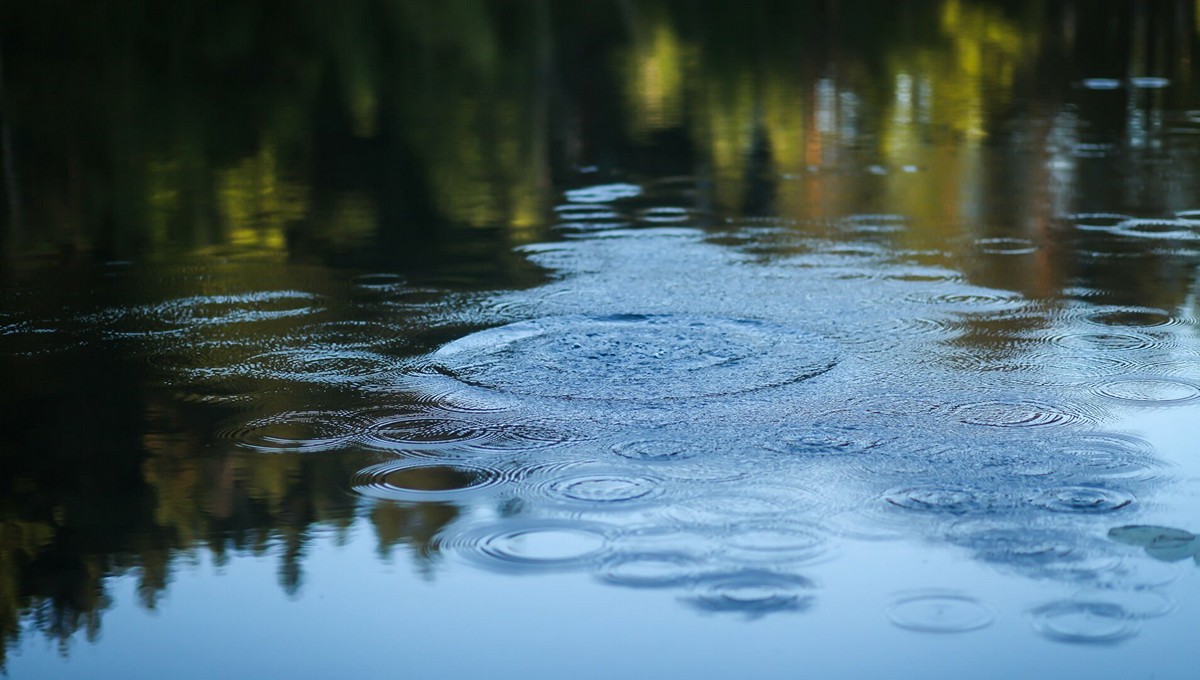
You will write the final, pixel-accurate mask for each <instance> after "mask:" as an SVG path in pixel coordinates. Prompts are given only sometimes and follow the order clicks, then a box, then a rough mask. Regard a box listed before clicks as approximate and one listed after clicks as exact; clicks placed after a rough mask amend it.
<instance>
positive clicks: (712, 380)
mask: <svg viewBox="0 0 1200 680" xmlns="http://www.w3.org/2000/svg"><path fill="white" fill-rule="evenodd" d="M433 360H434V361H435V362H436V363H437V365H438V367H439V368H440V369H442V370H444V371H446V372H448V373H450V374H451V375H453V376H455V377H456V378H458V379H459V380H462V381H463V382H466V383H469V384H472V385H476V386H479V387H486V388H491V389H497V390H501V391H505V392H512V393H517V394H525V395H530V396H540V397H555V398H577V399H600V400H657V399H671V398H689V397H708V396H717V395H726V394H736V393H741V392H748V391H750V390H755V389H759V388H763V387H771V386H776V385H783V384H786V383H792V382H796V381H799V380H804V379H807V378H811V377H814V376H817V375H820V374H821V373H824V372H825V371H828V370H829V369H830V368H832V367H833V366H834V364H835V363H836V361H837V357H836V354H835V352H834V349H833V347H832V345H831V343H830V342H828V341H827V340H824V339H822V338H819V337H817V336H815V335H812V334H809V333H805V332H802V331H798V330H795V329H791V328H786V327H783V326H777V325H774V324H770V323H766V322H761V321H748V320H735V319H721V318H710V317H697V316H683V315H640V314H636V315H635V314H623V315H614V316H562V317H549V318H543V319H534V320H531V321H522V322H519V323H514V324H510V325H508V326H502V327H500V328H493V329H489V330H485V331H481V332H479V333H475V334H473V335H469V336H467V337H465V338H461V339H459V340H455V341H454V342H451V343H449V344H447V345H445V346H443V347H442V348H441V349H439V350H438V351H437V352H435V353H434V354H433Z"/></svg>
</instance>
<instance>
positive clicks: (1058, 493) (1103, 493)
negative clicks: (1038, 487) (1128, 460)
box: [1030, 486, 1135, 513]
mask: <svg viewBox="0 0 1200 680" xmlns="http://www.w3.org/2000/svg"><path fill="white" fill-rule="evenodd" d="M1134 500H1135V499H1134V497H1133V494H1131V493H1129V492H1127V491H1120V490H1117V489H1101V488H1097V487H1092V486H1064V487H1059V488H1057V489H1047V490H1045V491H1042V492H1041V493H1039V494H1037V495H1035V496H1033V497H1032V498H1031V499H1030V501H1031V502H1032V503H1033V504H1034V505H1038V506H1040V507H1043V508H1045V509H1047V510H1053V511H1054V512H1078V513H1100V512H1113V511H1116V510H1120V509H1121V508H1124V507H1127V506H1129V505H1131V504H1132V503H1133V502H1134Z"/></svg>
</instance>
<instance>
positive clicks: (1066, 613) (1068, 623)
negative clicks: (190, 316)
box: [1030, 600, 1139, 645]
mask: <svg viewBox="0 0 1200 680" xmlns="http://www.w3.org/2000/svg"><path fill="white" fill-rule="evenodd" d="M1030 614H1031V616H1032V617H1033V629H1034V630H1036V631H1037V632H1038V633H1039V634H1041V635H1042V636H1043V637H1045V638H1048V639H1050V640H1055V641H1058V642H1071V643H1080V644H1097V645H1104V644H1116V643H1118V642H1121V641H1122V640H1128V639H1129V638H1131V637H1134V636H1135V635H1137V634H1138V631H1139V628H1138V626H1137V624H1136V623H1135V622H1133V621H1131V620H1130V619H1129V615H1128V613H1127V612H1126V611H1125V610H1124V609H1123V608H1122V607H1121V606H1120V605H1118V604H1113V603H1110V602H1079V601H1071V600H1062V601H1058V602H1051V603H1049V604H1045V605H1042V606H1041V607H1038V608H1037V609H1034V610H1033V611H1032V612H1030Z"/></svg>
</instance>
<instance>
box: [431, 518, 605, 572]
mask: <svg viewBox="0 0 1200 680" xmlns="http://www.w3.org/2000/svg"><path fill="white" fill-rule="evenodd" d="M611 533H612V530H611V529H610V528H609V527H608V526H606V525H603V524H598V523H591V522H582V521H570V520H552V519H510V520H504V521H501V522H498V523H496V524H493V525H488V526H479V527H474V528H471V529H468V530H465V531H461V532H458V533H442V534H439V535H438V536H436V537H435V538H434V541H433V545H434V548H435V549H437V550H439V551H446V552H449V553H451V554H454V555H456V556H458V557H460V558H461V559H463V560H466V561H467V562H470V563H472V564H475V565H476V566H480V567H484V568H487V569H492V570H496V571H504V572H510V573H539V572H545V571H568V570H576V569H583V568H587V567H592V566H596V565H598V564H599V563H600V562H601V560H602V558H603V556H604V554H605V551H606V547H607V544H608V541H609V536H610V534H611Z"/></svg>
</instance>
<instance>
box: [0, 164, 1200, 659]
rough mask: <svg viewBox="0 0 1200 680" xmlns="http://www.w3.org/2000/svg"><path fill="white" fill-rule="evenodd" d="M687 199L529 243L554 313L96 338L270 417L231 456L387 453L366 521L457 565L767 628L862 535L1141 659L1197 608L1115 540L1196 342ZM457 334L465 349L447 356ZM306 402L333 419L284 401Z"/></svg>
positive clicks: (1144, 485) (991, 608)
mask: <svg viewBox="0 0 1200 680" xmlns="http://www.w3.org/2000/svg"><path fill="white" fill-rule="evenodd" d="M689 192H690V188H689V186H688V183H687V182H686V181H679V182H674V183H672V182H664V183H661V185H652V186H647V187H641V186H637V185H633V184H624V183H616V184H605V185H600V186H593V187H580V188H578V189H575V190H572V191H570V192H567V194H566V196H565V201H564V202H563V204H562V205H560V206H559V207H558V208H557V209H556V210H555V215H556V216H557V217H556V219H557V220H558V225H557V226H558V228H559V229H560V231H561V235H562V236H563V238H561V239H559V240H557V241H554V242H551V243H544V244H538V245H534V246H528V247H526V248H524V253H525V255H526V256H527V257H528V258H529V259H530V260H532V261H533V262H534V263H536V264H538V265H541V266H543V267H546V268H548V269H550V270H555V271H557V272H558V273H559V276H557V277H555V278H554V279H553V280H552V281H551V282H550V283H547V284H545V285H542V286H540V287H538V288H536V289H533V290H528V291H516V292H509V293H498V294H494V295H490V296H486V297H483V296H463V295H458V296H454V295H447V294H441V295H439V294H431V293H430V291H427V290H420V289H415V288H411V287H409V286H407V285H406V284H405V282H404V281H403V280H401V279H399V278H397V277H392V276H390V275H387V274H372V275H369V276H364V277H362V278H361V279H358V280H353V281H349V282H346V283H345V285H346V286H347V287H349V289H350V290H348V291H345V290H343V291H332V292H327V293H325V294H337V295H341V296H346V297H351V298H353V299H355V300H357V301H358V302H357V305H358V306H357V307H356V310H357V313H356V314H355V315H353V316H352V317H349V318H347V316H346V314H342V315H339V317H338V318H333V317H332V316H331V315H330V314H328V313H327V312H326V311H325V310H324V306H323V294H317V293H310V292H303V291H298V290H291V289H289V290H281V291H276V292H271V293H259V294H230V295H218V296H212V297H208V298H185V299H180V300H174V301H169V302H166V303H163V304H158V305H148V306H146V307H144V308H139V309H132V310H122V311H114V312H112V313H109V314H106V315H101V316H99V317H97V318H96V319H94V320H93V325H94V332H95V333H96V334H97V335H98V336H99V337H101V338H103V339H105V340H106V341H119V342H126V341H133V340H136V341H138V342H147V343H152V344H151V346H152V348H153V350H152V351H155V352H158V353H160V354H161V355H162V356H164V357H168V358H170V357H175V358H176V359H177V361H176V363H175V364H171V365H175V366H177V369H176V370H177V371H178V373H177V374H174V375H172V376H168V378H169V379H166V382H168V383H169V384H171V385H173V386H174V387H175V389H178V390H180V391H187V392H190V393H192V394H194V396H195V398H198V399H207V400H216V401H228V402H233V403H236V404H241V405H242V407H243V408H244V409H245V411H244V412H243V413H241V414H240V415H237V416H235V417H234V418H232V420H231V421H230V423H229V424H228V426H227V428H226V429H225V430H224V434H225V436H226V438H227V440H228V442H229V445H230V446H233V447H236V448H239V449H243V450H247V451H252V452H257V453H260V454H267V455H277V454H307V453H310V452H330V451H355V452H360V453H365V455H367V456H368V457H369V458H370V462H369V464H367V465H366V466H364V467H363V469H361V470H360V471H359V472H358V473H357V474H356V475H355V476H354V478H353V479H352V480H350V482H349V487H350V490H351V492H352V493H355V494H357V495H359V496H361V497H362V498H363V499H364V500H365V501H368V502H385V503H401V504H420V503H436V504H444V505H451V506H453V507H455V508H456V509H457V510H458V513H457V515H456V519H455V520H454V521H452V522H450V523H449V524H447V525H446V526H444V527H442V528H441V530H440V531H439V532H438V533H437V535H436V536H435V537H434V539H433V543H432V545H431V546H429V549H428V553H429V554H430V555H432V556H434V557H435V558H438V559H445V560H451V561H455V562H458V563H464V564H469V565H472V566H473V567H477V568H483V569H489V570H496V571H501V572H506V573H543V572H548V571H562V570H583V571H586V572H588V573H591V574H594V575H595V576H596V577H597V578H599V579H600V580H602V581H604V582H606V583H611V584H615V585H619V586H623V587H629V588H640V589H663V590H667V591H670V592H672V593H675V594H676V596H677V597H678V598H679V600H680V601H681V602H683V603H684V604H686V605H687V606H690V607H693V608H695V609H697V610H698V611H702V612H706V613H711V614H714V615H720V614H728V613H734V614H739V615H742V616H746V617H751V618H753V617H759V616H764V615H768V614H776V613H796V612H803V611H805V610H807V609H808V608H809V607H810V606H812V604H813V603H814V602H815V601H816V600H817V598H819V595H820V589H819V585H820V581H819V580H818V579H817V578H816V576H815V573H814V572H815V570H816V569H817V568H818V566H819V565H821V564H823V563H828V562H830V561H836V560H837V559H838V555H839V550H840V548H841V547H842V546H845V545H846V544H847V542H849V541H874V540H891V539H914V538H916V539H928V540H935V541H940V542H943V543H947V544H949V545H951V546H954V547H955V548H957V549H961V550H963V551H965V552H966V553H967V554H969V555H970V556H972V557H973V558H974V559H976V560H978V561H980V562H982V563H985V564H987V565H990V566H992V567H994V568H996V569H998V570H1001V571H1003V572H1007V573H1010V574H1015V575H1018V576H1020V577H1025V578H1030V579H1038V580H1043V581H1052V582H1057V583H1061V584H1063V587H1064V588H1065V589H1067V590H1068V591H1069V592H1075V591H1079V592H1086V593H1087V596H1086V597H1083V596H1081V599H1063V600H1055V601H1052V602H1048V603H1046V604H1045V605H1044V606H1040V607H1039V608H1037V609H1035V610H1034V611H1032V612H1029V615H1030V616H1031V618H1032V620H1033V624H1032V625H1033V628H1034V630H1036V631H1038V632H1039V633H1041V634H1042V635H1044V636H1046V637H1047V638H1050V639H1055V640H1066V641H1085V642H1112V641H1119V640H1121V639H1124V638H1126V637H1128V636H1130V635H1132V634H1135V633H1136V632H1137V627H1138V620H1139V619H1140V618H1145V617H1148V616H1153V615H1159V614H1160V613H1162V611H1164V609H1169V600H1168V601H1167V606H1166V607H1164V606H1149V605H1147V603H1146V602H1145V601H1143V600H1146V599H1147V598H1149V599H1151V600H1153V602H1151V604H1153V603H1159V604H1161V601H1160V600H1161V599H1164V598H1165V597H1166V596H1165V595H1161V594H1159V593H1158V591H1157V590H1155V588H1156V587H1157V586H1159V585H1162V584H1161V583H1160V582H1155V583H1149V584H1148V583H1147V582H1146V579H1145V578H1143V576H1144V574H1143V573H1142V571H1139V569H1137V568H1131V567H1130V562H1129V560H1128V559H1127V556H1128V551H1127V550H1126V549H1125V546H1122V545H1121V544H1120V543H1119V542H1116V541H1113V540H1109V539H1107V538H1106V537H1105V532H1106V531H1107V529H1108V528H1110V527H1113V526H1117V525H1128V524H1132V522H1131V520H1132V518H1134V517H1136V516H1137V513H1138V512H1139V508H1140V506H1141V503H1142V500H1141V499H1142V497H1143V496H1144V495H1145V494H1147V493H1148V492H1149V491H1151V490H1152V489H1153V488H1154V485H1155V484H1157V483H1159V482H1160V481H1161V480H1163V479H1164V478H1166V477H1168V476H1169V475H1170V471H1169V469H1167V468H1165V466H1164V465H1163V464H1162V463H1161V462H1160V461H1158V460H1157V459H1156V458H1155V456H1154V455H1153V451H1152V450H1150V447H1149V446H1148V445H1147V444H1146V443H1145V442H1144V441H1142V440H1140V439H1138V438H1137V437H1134V436H1132V435H1128V434H1125V433H1121V432H1113V431H1108V430H1105V429H1104V424H1105V421H1106V420H1107V419H1108V417H1109V414H1110V413H1111V412H1112V410H1113V409H1124V408H1131V407H1132V408H1170V407H1175V406H1178V405H1180V404H1186V403H1191V402H1193V401H1195V400H1197V399H1198V398H1200V382H1198V381H1200V376H1196V375H1193V374H1192V373H1193V372H1190V371H1188V370H1187V369H1186V368H1181V367H1180V366H1179V364H1178V361H1176V357H1175V356H1174V354H1175V352H1176V350H1177V349H1178V346H1179V344H1180V343H1179V341H1178V338H1179V336H1180V335H1181V334H1184V333H1193V332H1194V331H1195V325H1196V324H1195V320H1194V319H1190V318H1184V317H1180V316H1177V315H1176V314H1173V313H1172V312H1170V311H1168V310H1162V309H1152V308H1144V307H1099V306H1096V305H1093V304H1090V303H1088V302H1087V300H1086V297H1082V298H1081V299H1079V300H1076V301H1069V300H1068V301H1065V302H1061V303H1059V304H1057V305H1056V306H1053V307H1051V306H1047V305H1045V304H1043V303H1039V302H1036V301H1031V300H1027V299H1025V298H1023V297H1022V296H1020V295H1018V294H1015V293H1012V292H1008V291H998V290H992V289H987V288H982V287H978V286H974V285H971V284H969V283H966V282H965V281H964V280H963V277H962V276H961V275H959V274H957V273H955V272H951V271H947V270H942V269H938V268H936V267H928V266H915V265H912V264H911V263H909V262H907V261H905V258H904V257H902V255H903V253H902V252H900V253H899V255H898V254H897V251H896V250H895V249H894V247H892V248H891V249H889V248H884V247H876V245H878V244H880V243H885V242H887V241H888V239H892V238H895V237H896V236H897V235H902V234H903V233H904V231H905V230H906V229H907V228H908V226H909V225H908V221H907V220H906V219H905V218H904V217H903V216H897V215H851V216H847V217H846V219H845V220H842V221H838V222H836V223H832V224H822V225H820V226H819V229H816V230H815V231H816V232H818V233H817V235H815V236H813V235H806V232H805V231H804V229H803V228H802V227H803V225H783V224H779V225H772V224H770V223H769V220H768V221H763V220H757V221H750V222H748V223H747V224H745V225H740V224H730V225H726V226H725V227H724V228H723V231H722V232H719V233H714V232H712V231H704V230H701V229H698V228H695V226H694V225H696V224H698V223H701V222H703V221H704V216H703V215H699V214H696V213H694V212H693V211H691V210H690V209H687V208H684V207H682V206H686V205H689V204H691V201H690V200H689V196H690V195H689ZM671 196H674V197H675V201H674V202H673V203H672V201H670V200H667V199H668V198H670V197H671ZM674 206H680V207H674ZM1193 218H1194V216H1193V215H1191V214H1190V213H1189V214H1186V215H1179V216H1175V217H1173V218H1171V219H1170V220H1167V221H1169V222H1171V225H1172V226H1171V229H1169V230H1162V229H1157V228H1156V227H1154V225H1151V224H1148V223H1146V222H1145V221H1139V220H1135V219H1133V218H1125V217H1121V216H1112V215H1076V216H1075V217H1074V218H1072V219H1073V220H1074V222H1075V224H1076V225H1077V226H1078V228H1079V229H1089V230H1104V231H1107V232H1112V234H1113V237H1114V238H1164V236H1163V235H1164V234H1172V235H1173V236H1172V238H1175V237H1180V236H1179V235H1182V234H1196V233H1198V232H1197V231H1196V226H1197V224H1200V222H1196V221H1194V219H1193ZM681 225H688V226H681ZM1189 238H1190V236H1189ZM873 244H874V245H873ZM976 247H977V248H980V249H981V252H983V254H984V255H985V256H988V257H1024V256H1026V253H1027V252H1028V251H1029V250H1031V249H1033V250H1036V249H1037V248H1038V247H1039V246H1038V244H1037V243H1035V242H1032V241H1029V242H1026V241H1019V242H1018V241H1010V240H1004V241H1002V240H994V239H992V240H981V241H980V242H979V243H978V244H976ZM698 272H703V275H698V274H697V273H698ZM513 310H520V316H519V318H514V317H513V316H512V311H513ZM134 317H136V318H134ZM3 321H4V324H5V326H4V328H5V330H4V332H5V333H10V334H11V333H14V332H16V331H14V330H13V329H19V328H20V327H21V326H20V324H23V323H27V322H26V321H24V320H20V319H5V320H3ZM428 329H467V330H465V331H460V332H457V334H444V335H443V337H446V338H447V341H444V342H440V343H437V344H434V345H433V346H421V345H420V343H419V338H421V337H427V336H428V335H429V334H430V331H429V330H428ZM249 330H252V331H253V332H242V331H249ZM264 330H265V332H264ZM472 331H473V332H472ZM422 333H424V334H425V335H424V336H423V335H422ZM414 338H416V339H417V340H414ZM964 356H970V357H973V361H972V363H970V364H964V363H963V361H962V358H963V357H964ZM167 363H170V362H167ZM1097 375H1099V376H1102V378H1101V379H1096V376H1097ZM301 388H303V389H304V390H306V391H305V392H304V394H305V395H306V401H307V403H308V404H309V405H308V406H306V407H305V408H303V409H293V410H288V409H272V408H271V403H272V400H271V395H272V394H275V393H278V392H289V393H293V394H294V393H296V392H297V391H298V390H300V389H301ZM264 395H265V396H264ZM322 395H336V399H330V403H336V404H337V406H336V407H330V408H321V407H320V404H321V397H322ZM1192 554H1194V553H1192ZM1139 598H1141V599H1139ZM1155 598H1158V599H1155ZM999 605H1000V603H991V602H986V601H983V600H982V599H979V598H977V597H976V596H974V595H972V594H970V593H965V592H959V591H940V590H939V591H920V592H910V593H904V594H901V595H900V596H898V597H897V599H896V600H895V601H894V602H892V603H891V605H890V607H887V608H886V610H885V607H884V603H881V604H880V607H881V618H882V617H885V616H886V618H887V619H889V620H891V621H892V622H893V623H894V624H895V625H897V626H900V627H902V628H906V629H910V630H917V631H925V632H966V631H971V630H976V629H979V628H983V627H985V626H987V625H989V624H990V623H991V621H992V620H993V619H994V618H995V616H996V615H997V611H998V607H999Z"/></svg>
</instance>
